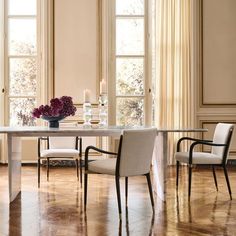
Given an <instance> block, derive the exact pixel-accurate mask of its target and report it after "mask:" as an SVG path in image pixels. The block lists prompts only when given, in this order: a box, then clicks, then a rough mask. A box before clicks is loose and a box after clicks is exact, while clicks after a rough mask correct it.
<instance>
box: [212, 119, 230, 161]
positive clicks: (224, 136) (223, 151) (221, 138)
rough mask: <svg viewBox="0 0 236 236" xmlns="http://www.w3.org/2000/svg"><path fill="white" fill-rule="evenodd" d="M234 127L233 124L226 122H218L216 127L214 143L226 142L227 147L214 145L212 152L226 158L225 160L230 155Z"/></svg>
mask: <svg viewBox="0 0 236 236" xmlns="http://www.w3.org/2000/svg"><path fill="white" fill-rule="evenodd" d="M233 129H234V125H233V124H225V123H218V124H217V125H216V128H215V132H214V137H213V143H218V144H226V146H225V147H217V146H213V147H212V150H211V153H212V154H215V155H217V156H220V157H222V159H223V158H225V161H226V159H227V157H228V153H229V146H230V142H231V137H232V133H233Z"/></svg>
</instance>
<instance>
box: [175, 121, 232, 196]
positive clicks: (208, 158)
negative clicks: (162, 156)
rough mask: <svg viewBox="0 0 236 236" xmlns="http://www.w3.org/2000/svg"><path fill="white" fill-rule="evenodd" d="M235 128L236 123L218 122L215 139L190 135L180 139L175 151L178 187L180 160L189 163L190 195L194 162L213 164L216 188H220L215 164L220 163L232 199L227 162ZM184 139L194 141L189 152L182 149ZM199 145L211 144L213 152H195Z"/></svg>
mask: <svg viewBox="0 0 236 236" xmlns="http://www.w3.org/2000/svg"><path fill="white" fill-rule="evenodd" d="M233 129H234V125H232V124H226V123H218V124H217V125H216V128H215V132H214V137H213V140H200V139H193V138H189V137H183V138H181V139H180V140H179V141H178V143H177V152H176V153H175V159H176V187H177V188H178V176H179V164H180V162H182V163H187V164H188V165H189V190H188V191H189V193H188V195H189V197H190V194H191V177H192V164H198V165H199V164H200V165H212V169H213V176H214V181H215V186H216V189H217V190H218V186H217V179H216V173H215V169H214V166H216V165H219V166H222V167H223V169H224V174H225V178H226V182H227V186H228V191H229V194H230V198H231V199H232V194H231V188H230V182H229V178H228V173H227V169H226V164H227V158H228V154H229V147H230V142H231V138H232V133H233ZM184 140H190V141H193V143H192V144H191V146H190V149H189V151H188V152H181V151H180V144H181V142H182V141H184ZM197 145H207V146H211V152H210V153H207V152H194V148H195V146H197Z"/></svg>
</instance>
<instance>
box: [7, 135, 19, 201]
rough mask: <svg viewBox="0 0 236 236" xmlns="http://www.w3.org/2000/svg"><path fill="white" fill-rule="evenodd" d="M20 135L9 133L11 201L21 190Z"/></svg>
mask: <svg viewBox="0 0 236 236" xmlns="http://www.w3.org/2000/svg"><path fill="white" fill-rule="evenodd" d="M20 141H21V140H20V138H19V137H13V136H12V135H11V134H8V135H7V145H8V177H9V178H8V179H9V201H10V202H12V201H14V199H15V198H16V197H17V195H18V194H19V193H20V191H21V142H20Z"/></svg>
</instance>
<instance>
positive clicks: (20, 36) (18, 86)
mask: <svg viewBox="0 0 236 236" xmlns="http://www.w3.org/2000/svg"><path fill="white" fill-rule="evenodd" d="M6 5H7V6H6V13H7V14H6V34H7V40H6V47H5V48H6V59H7V62H6V65H7V66H6V81H5V84H6V107H7V111H8V118H7V122H8V124H9V125H11V126H24V125H27V126H33V125H35V122H34V120H33V119H32V116H31V111H32V109H33V107H35V106H36V101H37V95H38V93H39V91H38V87H39V86H37V85H38V48H37V45H38V43H37V38H38V37H37V35H38V33H37V32H38V27H37V26H38V22H37V0H8V1H6Z"/></svg>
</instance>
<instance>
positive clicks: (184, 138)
mask: <svg viewBox="0 0 236 236" xmlns="http://www.w3.org/2000/svg"><path fill="white" fill-rule="evenodd" d="M184 140H188V141H203V142H208V143H211V142H212V140H203V139H198V138H190V137H182V138H180V139H179V140H178V142H177V152H179V151H180V144H181V142H182V141H184Z"/></svg>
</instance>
